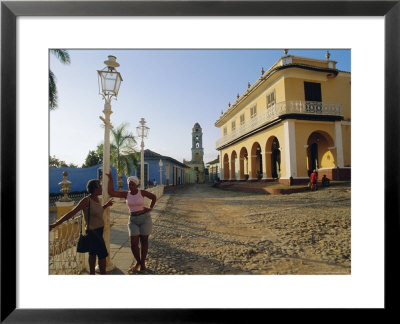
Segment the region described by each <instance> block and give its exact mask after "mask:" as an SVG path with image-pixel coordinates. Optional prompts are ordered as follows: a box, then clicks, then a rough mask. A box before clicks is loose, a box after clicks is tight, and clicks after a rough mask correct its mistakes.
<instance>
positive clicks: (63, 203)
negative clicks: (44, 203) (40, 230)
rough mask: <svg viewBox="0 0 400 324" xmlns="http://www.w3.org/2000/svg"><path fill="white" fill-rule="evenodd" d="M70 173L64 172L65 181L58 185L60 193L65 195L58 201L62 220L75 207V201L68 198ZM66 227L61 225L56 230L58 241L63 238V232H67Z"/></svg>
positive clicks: (58, 215) (59, 215) (58, 209)
mask: <svg viewBox="0 0 400 324" xmlns="http://www.w3.org/2000/svg"><path fill="white" fill-rule="evenodd" d="M67 176H68V172H67V171H64V172H63V177H64V178H63V180H62V181H61V182H59V183H58V185H59V186H60V187H61V190H60V192H61V193H62V194H63V195H64V196H63V197H61V198H60V199H59V200H58V201H56V203H55V204H56V208H57V219H60V218H61V217H62V216H63V215H65V214H66V213H68V212H69V211H70V210H71V209H72V208H73V207H74V201H73V200H72V199H71V198H69V197H68V194H69V193H70V192H71V190H70V187H71V181H68V180H67ZM64 227H65V226H63V225H61V226H58V227H57V228H56V230H57V232H56V236H57V238H58V239H60V238H62V237H63V232H64V231H65V228H64Z"/></svg>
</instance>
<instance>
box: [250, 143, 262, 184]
mask: <svg viewBox="0 0 400 324" xmlns="http://www.w3.org/2000/svg"><path fill="white" fill-rule="evenodd" d="M250 177H251V178H252V179H261V178H262V155H261V146H260V144H258V143H257V142H255V143H254V144H253V146H252V148H251V175H250Z"/></svg>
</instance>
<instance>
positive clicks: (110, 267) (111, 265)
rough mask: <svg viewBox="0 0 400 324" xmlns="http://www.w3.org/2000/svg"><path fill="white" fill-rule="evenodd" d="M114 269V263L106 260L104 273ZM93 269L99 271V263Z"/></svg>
mask: <svg viewBox="0 0 400 324" xmlns="http://www.w3.org/2000/svg"><path fill="white" fill-rule="evenodd" d="M114 270H115V265H114V264H113V263H112V262H108V263H107V265H106V273H109V272H112V271H114ZM95 271H96V272H97V273H100V267H99V265H96V268H95Z"/></svg>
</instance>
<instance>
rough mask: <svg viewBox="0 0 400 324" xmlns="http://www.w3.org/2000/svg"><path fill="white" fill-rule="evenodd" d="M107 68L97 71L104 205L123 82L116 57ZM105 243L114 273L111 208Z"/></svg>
mask: <svg viewBox="0 0 400 324" xmlns="http://www.w3.org/2000/svg"><path fill="white" fill-rule="evenodd" d="M104 64H105V65H106V67H105V68H104V69H103V70H100V71H97V73H98V80H99V93H100V94H101V95H102V97H103V99H104V101H105V104H104V110H103V113H104V117H102V116H100V119H101V120H102V121H103V122H104V148H103V177H102V183H103V196H102V199H103V203H105V202H106V201H107V200H108V199H109V195H108V177H107V176H105V174H106V173H108V172H111V170H110V128H112V127H113V126H112V125H111V122H110V115H111V114H112V111H111V99H112V97H115V99H117V96H118V92H119V87H120V85H121V82H122V77H121V74H120V73H119V72H117V70H116V69H115V68H116V67H119V63H117V58H116V57H115V56H112V55H110V56H108V60H106V61H104ZM103 236H104V241H105V243H106V247H107V251H108V252H109V253H108V257H107V259H106V261H107V268H106V271H107V272H109V271H112V270H113V269H114V265H113V264H112V263H111V260H110V208H107V209H106V210H105V211H104V235H103Z"/></svg>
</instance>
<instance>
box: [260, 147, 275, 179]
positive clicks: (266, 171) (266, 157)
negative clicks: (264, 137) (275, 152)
mask: <svg viewBox="0 0 400 324" xmlns="http://www.w3.org/2000/svg"><path fill="white" fill-rule="evenodd" d="M271 154H272V152H261V155H262V163H263V177H262V180H267V179H272V173H271V170H270V169H271ZM268 165H269V167H268ZM268 175H269V177H268Z"/></svg>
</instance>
